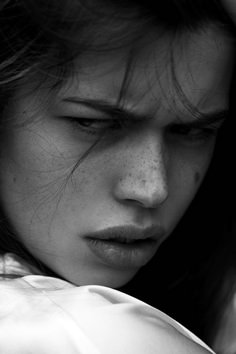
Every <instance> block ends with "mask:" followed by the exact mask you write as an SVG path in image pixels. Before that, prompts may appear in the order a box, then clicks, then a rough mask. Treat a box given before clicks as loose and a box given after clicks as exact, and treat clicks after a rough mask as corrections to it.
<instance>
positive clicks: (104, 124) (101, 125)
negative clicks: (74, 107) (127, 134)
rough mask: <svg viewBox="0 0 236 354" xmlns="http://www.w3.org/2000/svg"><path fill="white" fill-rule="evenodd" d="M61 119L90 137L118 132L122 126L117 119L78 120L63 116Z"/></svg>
mask: <svg viewBox="0 0 236 354" xmlns="http://www.w3.org/2000/svg"><path fill="white" fill-rule="evenodd" d="M62 118H63V119H65V120H67V121H69V122H71V123H72V124H73V125H74V126H75V128H78V129H79V130H80V131H82V132H84V133H86V134H90V135H100V134H101V133H103V132H104V131H107V130H109V131H119V130H121V129H122V127H123V125H122V124H121V122H120V120H118V119H109V118H107V119H97V118H78V117H70V116H63V117H62Z"/></svg>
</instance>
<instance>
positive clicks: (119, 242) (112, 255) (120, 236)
mask: <svg viewBox="0 0 236 354" xmlns="http://www.w3.org/2000/svg"><path fill="white" fill-rule="evenodd" d="M154 230H156V231H158V232H157V233H154V234H153V231H154ZM150 234H151V236H150ZM163 236H164V231H163V230H161V229H160V228H158V229H156V228H155V229H153V228H149V229H146V230H144V231H143V230H140V229H138V228H135V227H116V228H109V229H106V230H103V232H102V231H99V232H96V233H94V234H91V235H87V236H86V237H85V240H86V242H87V245H88V247H89V248H90V250H91V251H92V252H93V254H94V255H95V256H96V257H97V258H98V259H99V260H100V261H101V262H102V263H103V264H106V265H108V266H111V267H115V268H118V269H127V268H140V267H142V266H144V265H145V264H147V263H148V262H149V261H150V260H151V259H152V258H153V256H154V254H155V253H156V251H157V249H158V247H159V246H160V244H161V242H162V240H163Z"/></svg>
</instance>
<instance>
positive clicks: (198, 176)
mask: <svg viewBox="0 0 236 354" xmlns="http://www.w3.org/2000/svg"><path fill="white" fill-rule="evenodd" d="M200 181H201V173H200V172H195V173H194V182H195V185H198V184H199V183H200Z"/></svg>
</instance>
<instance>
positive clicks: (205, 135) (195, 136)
mask: <svg viewBox="0 0 236 354" xmlns="http://www.w3.org/2000/svg"><path fill="white" fill-rule="evenodd" d="M218 130H219V127H216V126H209V127H203V128H193V127H188V126H185V125H184V124H183V125H182V124H179V125H174V126H173V127H170V129H169V133H171V134H172V135H176V136H180V137H181V138H182V139H184V140H185V141H188V142H190V143H191V142H193V143H194V142H204V141H207V140H209V139H210V138H213V137H214V136H216V135H217V132H218Z"/></svg>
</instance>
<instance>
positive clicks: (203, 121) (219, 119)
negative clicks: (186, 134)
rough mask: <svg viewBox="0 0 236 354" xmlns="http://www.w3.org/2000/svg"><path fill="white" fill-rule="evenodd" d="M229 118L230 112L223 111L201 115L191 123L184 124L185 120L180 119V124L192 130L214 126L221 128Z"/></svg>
mask: <svg viewBox="0 0 236 354" xmlns="http://www.w3.org/2000/svg"><path fill="white" fill-rule="evenodd" d="M228 116H229V110H228V109H222V110H217V111H215V112H210V113H199V114H198V115H197V117H195V120H194V121H191V122H183V120H181V119H179V123H178V124H180V125H181V124H182V125H184V126H186V127H191V128H203V127H207V126H212V125H219V126H220V125H221V124H222V123H223V122H224V121H225V120H226V118H227V117H228Z"/></svg>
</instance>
